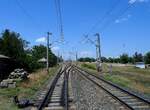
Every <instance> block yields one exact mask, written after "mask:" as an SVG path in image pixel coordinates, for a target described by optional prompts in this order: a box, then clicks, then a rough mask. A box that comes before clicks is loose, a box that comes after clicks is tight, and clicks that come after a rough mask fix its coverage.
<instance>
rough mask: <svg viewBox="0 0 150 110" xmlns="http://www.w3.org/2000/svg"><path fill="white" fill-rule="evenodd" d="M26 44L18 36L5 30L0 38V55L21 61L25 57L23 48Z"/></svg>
mask: <svg viewBox="0 0 150 110" xmlns="http://www.w3.org/2000/svg"><path fill="white" fill-rule="evenodd" d="M27 45H28V42H27V41H25V40H23V39H22V38H21V37H20V34H18V33H15V32H10V31H9V30H8V29H6V30H5V31H4V32H3V33H2V36H0V53H1V54H4V55H6V56H9V57H11V58H13V59H16V60H22V58H23V57H24V56H25V51H24V48H26V47H27Z"/></svg>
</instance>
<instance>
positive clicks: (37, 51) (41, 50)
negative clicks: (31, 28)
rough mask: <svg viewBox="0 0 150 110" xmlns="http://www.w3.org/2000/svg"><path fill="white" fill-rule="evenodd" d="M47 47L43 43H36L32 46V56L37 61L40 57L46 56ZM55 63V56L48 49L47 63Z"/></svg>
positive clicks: (51, 64)
mask: <svg viewBox="0 0 150 110" xmlns="http://www.w3.org/2000/svg"><path fill="white" fill-rule="evenodd" d="M46 52H47V48H46V46H44V45H36V46H34V47H33V48H32V56H33V58H34V59H35V60H36V61H37V60H39V59H41V58H46V55H47V54H46ZM56 63H57V57H56V56H55V55H54V54H53V53H52V51H51V50H50V49H49V64H50V66H53V65H55V64H56Z"/></svg>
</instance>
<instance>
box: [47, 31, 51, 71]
mask: <svg viewBox="0 0 150 110" xmlns="http://www.w3.org/2000/svg"><path fill="white" fill-rule="evenodd" d="M50 35H52V33H50V32H47V73H49V57H48V55H49V36H50Z"/></svg>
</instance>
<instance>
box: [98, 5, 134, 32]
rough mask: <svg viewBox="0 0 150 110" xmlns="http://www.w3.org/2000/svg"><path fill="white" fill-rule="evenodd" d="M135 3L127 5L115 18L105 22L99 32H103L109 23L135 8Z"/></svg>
mask: <svg viewBox="0 0 150 110" xmlns="http://www.w3.org/2000/svg"><path fill="white" fill-rule="evenodd" d="M135 3H136V2H134V3H132V4H128V6H127V8H125V9H124V10H123V11H120V12H119V14H118V15H117V16H115V17H114V18H113V19H111V20H110V21H109V22H106V23H105V24H104V25H103V26H102V27H101V28H100V29H99V30H100V32H103V31H104V30H105V29H106V28H107V27H108V26H109V25H111V23H113V22H114V21H115V20H116V19H118V18H120V17H122V16H123V15H124V14H125V13H126V12H127V11H128V10H129V9H131V8H132V7H134V6H135Z"/></svg>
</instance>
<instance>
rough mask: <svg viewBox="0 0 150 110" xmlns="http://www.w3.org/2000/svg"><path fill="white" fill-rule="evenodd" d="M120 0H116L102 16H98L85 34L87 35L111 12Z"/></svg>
mask: <svg viewBox="0 0 150 110" xmlns="http://www.w3.org/2000/svg"><path fill="white" fill-rule="evenodd" d="M120 1H121V0H116V2H115V3H113V5H112V6H111V7H110V8H109V10H108V11H107V12H106V13H105V14H104V16H103V17H102V18H100V19H99V20H98V21H97V22H96V23H95V24H94V25H93V26H92V28H91V29H90V30H89V32H88V33H87V35H89V34H90V33H91V32H92V31H93V30H94V29H96V28H97V26H98V25H99V24H100V23H102V22H103V21H104V20H105V19H106V18H107V17H108V16H109V15H110V14H111V13H112V12H113V10H114V9H116V7H117V6H118V5H119V3H120Z"/></svg>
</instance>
